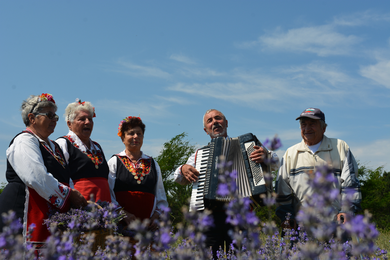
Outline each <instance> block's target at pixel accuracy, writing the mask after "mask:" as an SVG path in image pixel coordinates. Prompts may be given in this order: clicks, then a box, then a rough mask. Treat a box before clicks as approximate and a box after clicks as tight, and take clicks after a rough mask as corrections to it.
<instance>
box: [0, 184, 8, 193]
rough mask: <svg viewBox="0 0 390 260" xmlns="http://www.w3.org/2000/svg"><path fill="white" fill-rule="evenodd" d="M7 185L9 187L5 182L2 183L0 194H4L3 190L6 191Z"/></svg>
mask: <svg viewBox="0 0 390 260" xmlns="http://www.w3.org/2000/svg"><path fill="white" fill-rule="evenodd" d="M6 185H7V183H5V182H2V183H1V184H0V194H1V193H2V192H3V190H4V188H5V186H6Z"/></svg>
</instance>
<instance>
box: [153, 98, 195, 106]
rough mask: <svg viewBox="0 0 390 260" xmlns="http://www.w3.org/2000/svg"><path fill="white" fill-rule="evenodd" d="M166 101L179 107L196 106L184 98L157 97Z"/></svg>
mask: <svg viewBox="0 0 390 260" xmlns="http://www.w3.org/2000/svg"><path fill="white" fill-rule="evenodd" d="M156 97H158V98H160V99H162V100H164V101H167V102H168V103H175V104H179V105H190V104H194V102H193V101H191V100H188V99H186V98H184V97H162V96H156Z"/></svg>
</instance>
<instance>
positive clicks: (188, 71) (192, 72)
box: [179, 68, 227, 78]
mask: <svg viewBox="0 0 390 260" xmlns="http://www.w3.org/2000/svg"><path fill="white" fill-rule="evenodd" d="M179 73H180V74H182V75H183V76H185V77H189V78H192V77H222V76H227V75H226V73H223V72H218V71H216V70H213V69H210V68H181V69H180V71H179Z"/></svg>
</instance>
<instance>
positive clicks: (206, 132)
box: [203, 127, 209, 135]
mask: <svg viewBox="0 0 390 260" xmlns="http://www.w3.org/2000/svg"><path fill="white" fill-rule="evenodd" d="M203 130H204V131H205V132H206V134H207V135H209V133H207V131H206V127H204V128H203Z"/></svg>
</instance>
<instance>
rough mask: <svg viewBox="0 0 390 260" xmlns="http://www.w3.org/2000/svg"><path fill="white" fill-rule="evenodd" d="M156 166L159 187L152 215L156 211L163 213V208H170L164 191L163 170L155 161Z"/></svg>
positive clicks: (157, 187)
mask: <svg viewBox="0 0 390 260" xmlns="http://www.w3.org/2000/svg"><path fill="white" fill-rule="evenodd" d="M153 160H154V159H153ZM154 164H155V166H156V171H157V185H156V197H155V203H154V207H153V211H152V215H153V213H154V211H155V210H157V211H158V212H159V213H161V207H168V201H167V195H166V193H165V189H164V184H163V180H162V174H161V169H160V166H159V165H158V163H157V162H156V161H155V160H154Z"/></svg>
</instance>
